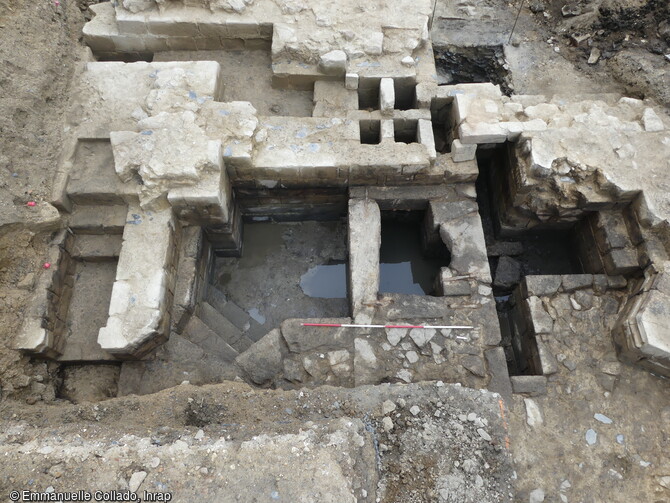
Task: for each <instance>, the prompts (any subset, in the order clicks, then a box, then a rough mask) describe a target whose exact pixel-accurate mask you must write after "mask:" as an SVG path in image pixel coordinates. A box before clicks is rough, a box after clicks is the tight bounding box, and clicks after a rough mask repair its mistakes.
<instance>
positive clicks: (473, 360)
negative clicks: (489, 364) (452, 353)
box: [461, 355, 486, 377]
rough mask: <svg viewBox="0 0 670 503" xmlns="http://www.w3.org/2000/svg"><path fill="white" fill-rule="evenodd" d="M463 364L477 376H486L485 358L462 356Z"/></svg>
mask: <svg viewBox="0 0 670 503" xmlns="http://www.w3.org/2000/svg"><path fill="white" fill-rule="evenodd" d="M461 365H463V368H465V369H466V370H468V371H469V372H471V373H472V374H473V375H476V376H477V377H486V367H485V366H484V360H483V359H482V358H480V357H479V356H473V355H467V356H464V357H463V358H461Z"/></svg>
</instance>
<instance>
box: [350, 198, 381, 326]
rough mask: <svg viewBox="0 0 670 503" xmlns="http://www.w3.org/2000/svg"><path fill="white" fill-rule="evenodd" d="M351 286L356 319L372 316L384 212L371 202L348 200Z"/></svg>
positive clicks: (377, 289)
mask: <svg viewBox="0 0 670 503" xmlns="http://www.w3.org/2000/svg"><path fill="white" fill-rule="evenodd" d="M348 243H349V271H348V274H349V285H350V292H351V297H350V302H351V310H352V313H353V315H354V318H355V319H356V320H357V321H358V320H359V319H360V318H359V317H366V316H371V313H372V311H373V309H372V308H371V307H369V306H366V304H370V303H373V302H375V301H376V300H377V292H378V291H379V247H380V245H381V213H380V211H379V206H378V205H377V203H376V202H375V201H373V200H369V199H350V200H349V231H348Z"/></svg>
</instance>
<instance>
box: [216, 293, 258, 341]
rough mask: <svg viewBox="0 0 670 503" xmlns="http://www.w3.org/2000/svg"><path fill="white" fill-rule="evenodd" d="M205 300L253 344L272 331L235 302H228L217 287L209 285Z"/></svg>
mask: <svg viewBox="0 0 670 503" xmlns="http://www.w3.org/2000/svg"><path fill="white" fill-rule="evenodd" d="M205 300H206V301H207V303H208V304H209V305H211V306H212V307H213V308H214V309H216V310H217V311H218V312H219V313H221V314H222V315H223V316H224V317H226V318H228V320H229V321H231V322H232V323H233V325H235V326H236V328H237V329H238V330H241V331H242V333H243V334H244V335H245V336H246V337H247V338H248V339H249V340H250V342H252V343H253V342H256V341H258V340H260V339H261V338H262V337H263V336H264V335H265V334H267V333H268V332H269V331H270V329H271V327H268V326H266V325H262V324H260V323H258V322H257V321H256V320H254V319H253V318H252V317H251V316H250V315H249V314H248V313H247V312H245V311H244V310H243V309H242V308H241V307H239V306H238V305H237V304H235V303H234V302H231V301H229V300H227V299H226V294H224V293H223V292H222V291H221V290H219V289H218V288H217V287H216V285H212V284H209V285H207V292H206V294H205ZM226 315H228V316H226ZM231 318H232V319H231Z"/></svg>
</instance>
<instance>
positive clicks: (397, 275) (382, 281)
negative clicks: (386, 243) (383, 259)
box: [379, 261, 432, 295]
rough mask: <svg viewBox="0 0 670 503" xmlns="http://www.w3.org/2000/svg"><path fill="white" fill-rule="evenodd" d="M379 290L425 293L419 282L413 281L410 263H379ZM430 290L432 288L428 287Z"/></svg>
mask: <svg viewBox="0 0 670 503" xmlns="http://www.w3.org/2000/svg"><path fill="white" fill-rule="evenodd" d="M379 269H380V276H379V291H380V292H387V293H391V292H394V293H406V294H409V295H426V293H427V292H426V291H425V290H424V289H423V288H422V287H421V285H420V284H419V283H415V282H414V277H413V275H412V263H411V262H410V261H407V262H398V263H395V264H393V263H388V262H387V263H381V264H379ZM429 290H432V288H429Z"/></svg>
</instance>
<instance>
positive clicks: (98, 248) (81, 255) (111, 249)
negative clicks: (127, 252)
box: [70, 234, 122, 261]
mask: <svg viewBox="0 0 670 503" xmlns="http://www.w3.org/2000/svg"><path fill="white" fill-rule="evenodd" d="M121 243H122V237H121V235H120V234H81V235H78V236H76V238H75V241H74V246H73V248H72V250H71V252H70V254H71V255H72V257H74V258H78V259H86V260H88V261H102V260H108V259H114V258H117V257H118V256H119V254H120V253H121Z"/></svg>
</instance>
